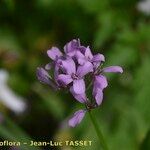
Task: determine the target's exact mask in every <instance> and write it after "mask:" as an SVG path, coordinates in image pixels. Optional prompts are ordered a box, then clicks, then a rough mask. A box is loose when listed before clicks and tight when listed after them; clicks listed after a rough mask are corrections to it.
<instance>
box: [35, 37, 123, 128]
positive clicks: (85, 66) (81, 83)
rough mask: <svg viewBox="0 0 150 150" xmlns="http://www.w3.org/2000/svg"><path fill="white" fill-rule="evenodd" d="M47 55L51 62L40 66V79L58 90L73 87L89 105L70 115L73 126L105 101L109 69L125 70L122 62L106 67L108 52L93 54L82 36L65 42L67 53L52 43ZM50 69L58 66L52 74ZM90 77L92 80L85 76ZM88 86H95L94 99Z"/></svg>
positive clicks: (110, 70) (75, 93)
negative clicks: (90, 96)
mask: <svg viewBox="0 0 150 150" xmlns="http://www.w3.org/2000/svg"><path fill="white" fill-rule="evenodd" d="M47 55H48V56H49V58H50V59H51V62H50V63H48V64H47V65H46V66H45V69H44V68H42V67H38V68H37V78H38V80H40V81H41V82H42V83H45V84H48V85H50V86H51V87H52V88H54V89H57V90H58V89H64V88H65V89H67V90H69V91H70V93H71V94H72V95H73V97H74V98H75V99H76V100H77V101H78V102H80V103H82V104H84V106H85V109H80V110H78V111H76V112H75V113H74V115H73V117H72V118H70V120H69V126H71V127H75V126H76V125H78V124H79V123H80V122H81V121H82V119H83V118H84V116H85V113H86V112H87V111H90V110H92V109H95V108H97V107H98V106H99V105H101V103H102V101H103V92H104V89H105V88H106V87H107V86H108V81H107V78H106V77H105V73H109V72H113V73H123V69H122V68H121V67H120V66H109V67H106V68H102V63H103V62H104V61H105V57H104V55H102V54H100V53H98V54H92V52H91V49H90V47H89V46H87V47H85V46H82V45H81V44H80V40H79V39H77V40H76V39H74V40H72V41H70V42H68V43H67V44H66V45H65V46H64V53H63V52H62V51H60V50H59V49H58V48H57V47H52V48H51V49H50V50H48V51H47ZM49 70H54V71H53V73H54V75H50V73H49ZM52 76H54V78H52ZM87 77H88V78H89V79H90V83H89V82H87V80H85V79H87ZM86 86H87V87H92V88H93V90H92V96H93V100H92V101H89V98H88V97H87V95H86V93H87V92H88V88H86Z"/></svg>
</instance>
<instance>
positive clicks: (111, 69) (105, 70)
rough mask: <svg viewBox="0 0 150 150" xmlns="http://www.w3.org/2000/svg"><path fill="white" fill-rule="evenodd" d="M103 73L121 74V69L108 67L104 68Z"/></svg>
mask: <svg viewBox="0 0 150 150" xmlns="http://www.w3.org/2000/svg"><path fill="white" fill-rule="evenodd" d="M103 72H116V73H123V69H122V68H121V67H120V66H110V67H106V68H104V69H103Z"/></svg>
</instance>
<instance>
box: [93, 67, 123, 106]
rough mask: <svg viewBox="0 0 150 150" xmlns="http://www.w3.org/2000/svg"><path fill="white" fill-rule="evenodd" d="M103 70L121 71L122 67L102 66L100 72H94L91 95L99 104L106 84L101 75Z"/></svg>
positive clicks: (104, 78)
mask: <svg viewBox="0 0 150 150" xmlns="http://www.w3.org/2000/svg"><path fill="white" fill-rule="evenodd" d="M104 72H114V73H123V69H122V68H121V67H120V66H110V67H106V68H103V69H102V72H101V74H99V75H98V74H96V75H95V76H94V84H93V96H94V98H95V100H96V103H97V105H100V104H101V103H102V100H103V90H104V88H106V87H107V86H108V82H107V79H106V77H105V76H104V75H102V73H104Z"/></svg>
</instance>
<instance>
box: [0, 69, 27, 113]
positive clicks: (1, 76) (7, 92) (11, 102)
mask: <svg viewBox="0 0 150 150" xmlns="http://www.w3.org/2000/svg"><path fill="white" fill-rule="evenodd" d="M7 79H8V73H7V72H6V71H5V70H0V101H1V103H3V104H4V105H5V106H6V107H8V108H9V109H10V110H12V111H14V112H15V113H21V112H23V111H24V110H25V109H26V103H25V102H24V99H23V98H21V97H20V96H18V95H16V94H15V93H14V92H13V91H12V90H11V89H10V88H9V87H8V85H7Z"/></svg>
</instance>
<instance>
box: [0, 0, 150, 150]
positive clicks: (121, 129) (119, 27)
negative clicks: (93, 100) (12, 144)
mask: <svg viewBox="0 0 150 150" xmlns="http://www.w3.org/2000/svg"><path fill="white" fill-rule="evenodd" d="M137 3H138V1H137V0H132V1H131V0H125V1H122V0H105V1H100V0H92V1H91V0H74V1H73V0H36V1H35V0H30V1H25V0H20V1H19V0H1V1H0V68H3V69H6V70H8V71H9V73H10V78H9V82H8V84H9V86H10V87H11V88H12V89H13V90H14V91H15V92H16V93H17V94H19V95H21V96H22V97H24V98H25V99H26V102H27V103H28V109H27V111H26V112H25V113H23V114H21V115H15V114H14V113H13V112H11V111H10V110H9V109H7V108H6V107H5V106H4V105H3V104H0V112H1V113H2V114H3V116H4V122H2V123H1V125H0V139H1V141H2V140H4V139H9V140H27V139H29V137H31V138H32V139H34V140H39V141H49V140H65V139H72V140H76V139H77V140H79V139H84V140H87V139H88V140H93V144H92V146H91V147H84V148H83V147H81V149H86V150H93V149H94V150H99V149H100V148H99V143H98V139H97V136H96V134H95V131H94V129H93V126H92V124H91V122H90V120H89V116H88V115H86V117H85V119H84V120H83V122H82V123H81V124H80V125H79V126H78V127H76V128H74V129H71V128H68V126H67V124H66V121H64V120H67V119H68V117H69V116H70V115H72V113H73V112H74V111H75V110H77V109H78V108H82V105H81V104H78V103H77V102H76V101H75V100H74V99H73V98H72V96H71V95H69V94H68V93H65V92H64V93H55V92H53V91H52V90H50V89H49V88H48V87H47V86H44V85H42V84H40V83H39V82H38V81H37V79H36V76H35V71H36V68H37V66H39V65H41V64H46V63H47V62H49V58H48V57H47V55H46V50H47V49H49V48H51V47H52V46H54V45H55V46H58V47H59V48H61V49H63V46H64V44H65V43H66V42H68V41H70V40H71V39H73V38H80V40H81V42H82V44H84V45H90V46H91V48H92V50H93V51H94V52H95V53H96V52H100V53H102V54H104V55H105V57H106V63H105V66H107V65H120V66H122V67H123V68H124V73H123V74H122V75H108V79H109V87H108V88H107V89H106V90H105V97H104V101H103V104H102V105H101V107H100V108H99V109H97V110H94V114H95V116H96V118H97V119H98V122H99V125H100V126H101V128H102V131H103V134H104V135H105V138H106V141H107V143H108V145H109V148H110V149H111V150H119V149H120V148H121V149H122V150H137V149H142V150H143V149H144V150H148V149H150V130H149V129H150V128H149V127H150V69H149V68H150V67H149V66H150V18H149V16H148V15H145V14H143V13H141V12H139V11H138V10H137ZM21 149H26V147H22V148H21ZM41 149H44V148H41ZM45 149H48V148H45ZM53 149H54V148H53ZM56 149H57V148H56ZM60 149H64V150H67V149H68V150H72V149H80V147H61V148H60Z"/></svg>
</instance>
